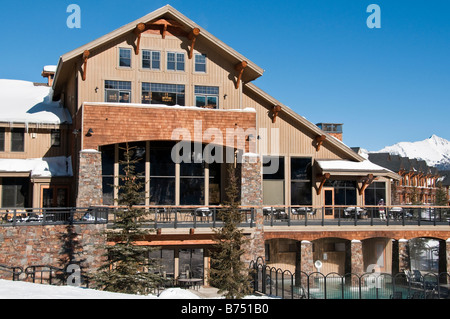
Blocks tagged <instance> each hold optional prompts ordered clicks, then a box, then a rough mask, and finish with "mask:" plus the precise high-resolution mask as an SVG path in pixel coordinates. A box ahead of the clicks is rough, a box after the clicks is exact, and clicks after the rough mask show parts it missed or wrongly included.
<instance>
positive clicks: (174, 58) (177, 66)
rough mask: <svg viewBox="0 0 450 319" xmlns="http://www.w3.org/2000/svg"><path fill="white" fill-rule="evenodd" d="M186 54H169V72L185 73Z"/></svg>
mask: <svg viewBox="0 0 450 319" xmlns="http://www.w3.org/2000/svg"><path fill="white" fill-rule="evenodd" d="M184 64H185V63H184V53H176V52H167V70H169V71H184Z"/></svg>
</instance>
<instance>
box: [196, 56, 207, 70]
mask: <svg viewBox="0 0 450 319" xmlns="http://www.w3.org/2000/svg"><path fill="white" fill-rule="evenodd" d="M199 56H201V57H204V59H205V61H204V63H198V62H197V57H199ZM207 59H208V57H207V55H206V54H202V53H196V54H195V55H194V72H195V73H199V74H206V73H207V72H208V67H207ZM197 65H204V66H205V70H204V71H198V70H197Z"/></svg>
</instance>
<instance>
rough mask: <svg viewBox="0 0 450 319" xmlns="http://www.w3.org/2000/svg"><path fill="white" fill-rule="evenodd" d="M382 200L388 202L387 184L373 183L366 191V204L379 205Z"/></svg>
mask: <svg viewBox="0 0 450 319" xmlns="http://www.w3.org/2000/svg"><path fill="white" fill-rule="evenodd" d="M381 199H383V200H384V202H386V183H383V182H373V183H372V184H370V185H369V186H368V187H367V188H366V190H365V191H364V200H365V204H366V205H378V203H379V202H380V200H381Z"/></svg>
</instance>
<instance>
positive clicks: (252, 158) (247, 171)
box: [241, 154, 265, 263]
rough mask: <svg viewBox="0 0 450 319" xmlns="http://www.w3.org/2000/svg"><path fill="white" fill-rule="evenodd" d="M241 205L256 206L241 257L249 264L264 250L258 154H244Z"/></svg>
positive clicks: (260, 171) (260, 167)
mask: <svg viewBox="0 0 450 319" xmlns="http://www.w3.org/2000/svg"><path fill="white" fill-rule="evenodd" d="M241 205H242V206H256V207H258V208H255V209H254V213H255V215H254V216H255V220H254V223H255V224H254V227H253V228H252V229H251V230H250V232H249V234H247V236H248V237H249V239H250V241H249V242H248V243H247V245H246V246H247V247H245V250H246V253H245V254H244V256H243V259H244V261H245V262H247V263H250V261H252V260H256V258H258V257H263V258H264V256H265V250H264V216H263V213H262V209H261V206H262V165H261V160H260V157H259V155H258V154H244V155H243V157H242V165H241Z"/></svg>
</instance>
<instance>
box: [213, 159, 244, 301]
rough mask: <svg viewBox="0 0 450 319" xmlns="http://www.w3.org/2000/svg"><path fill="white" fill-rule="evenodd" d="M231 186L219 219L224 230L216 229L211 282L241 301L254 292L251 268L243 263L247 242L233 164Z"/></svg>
mask: <svg viewBox="0 0 450 319" xmlns="http://www.w3.org/2000/svg"><path fill="white" fill-rule="evenodd" d="M228 176H229V186H228V187H227V189H226V195H227V197H228V201H227V203H225V208H224V209H223V210H222V211H220V213H219V214H218V218H219V219H221V220H222V221H223V227H222V228H219V229H216V230H215V232H216V245H215V249H214V250H213V251H212V252H211V258H212V260H211V272H210V282H211V284H212V285H213V286H215V287H216V288H219V293H223V294H224V296H225V298H227V299H240V298H242V297H244V296H245V295H247V294H248V293H250V292H251V285H250V280H251V278H250V275H249V269H248V267H247V266H246V265H245V263H244V262H243V261H242V260H241V257H242V255H243V254H244V250H243V245H244V244H245V242H246V241H247V240H246V238H245V236H244V233H243V232H242V230H240V229H239V225H240V223H241V222H242V215H241V213H240V211H239V207H240V202H239V187H238V183H237V182H238V181H237V177H236V169H235V168H234V165H232V164H231V165H230V164H229V165H228Z"/></svg>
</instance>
